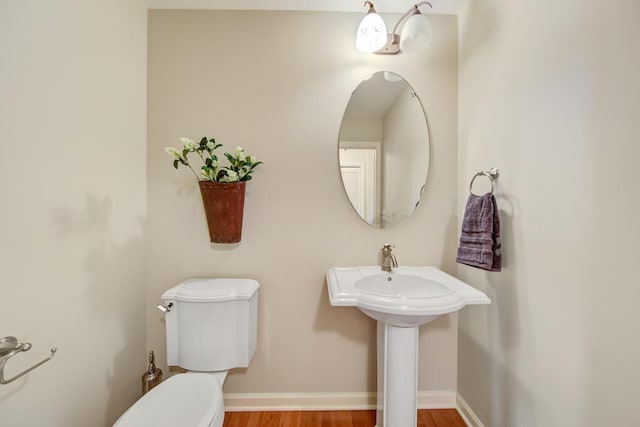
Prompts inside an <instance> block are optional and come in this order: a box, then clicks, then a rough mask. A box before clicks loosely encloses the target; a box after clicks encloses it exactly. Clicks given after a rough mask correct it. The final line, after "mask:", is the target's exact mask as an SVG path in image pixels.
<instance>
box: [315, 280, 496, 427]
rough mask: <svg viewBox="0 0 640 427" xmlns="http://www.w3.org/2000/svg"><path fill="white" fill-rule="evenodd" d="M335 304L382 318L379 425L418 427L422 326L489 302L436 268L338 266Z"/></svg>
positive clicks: (332, 286) (332, 287) (332, 283)
mask: <svg viewBox="0 0 640 427" xmlns="http://www.w3.org/2000/svg"><path fill="white" fill-rule="evenodd" d="M327 288H328V289H329V300H330V301H331V305H338V306H340V305H343V306H352V307H358V308H359V309H360V310H361V311H362V312H363V313H365V314H366V315H367V316H369V317H372V318H374V319H376V320H377V321H378V325H377V330H378V332H377V341H378V342H377V354H378V394H377V399H378V403H377V412H376V426H377V427H415V426H416V424H417V416H416V410H417V395H418V328H419V325H422V324H424V323H427V322H429V321H431V320H433V319H435V318H436V317H438V316H440V315H443V314H447V313H452V312H454V311H458V310H460V309H461V308H463V307H464V306H466V305H469V304H489V303H490V302H491V301H490V300H489V298H488V297H487V296H486V295H485V294H483V293H482V292H480V291H479V290H477V289H474V288H472V287H471V286H469V285H467V284H466V283H463V282H461V281H460V280H458V279H456V278H455V277H452V276H450V275H448V274H447V273H445V272H443V271H440V270H438V269H437V268H434V267H399V268H396V269H394V270H393V271H392V272H390V273H386V272H384V271H382V270H381V269H380V267H351V268H332V269H330V270H329V271H327Z"/></svg>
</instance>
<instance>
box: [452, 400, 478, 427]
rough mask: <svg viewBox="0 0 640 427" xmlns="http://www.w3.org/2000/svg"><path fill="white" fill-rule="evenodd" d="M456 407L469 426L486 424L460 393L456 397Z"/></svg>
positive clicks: (475, 426)
mask: <svg viewBox="0 0 640 427" xmlns="http://www.w3.org/2000/svg"><path fill="white" fill-rule="evenodd" d="M456 409H457V410H458V413H459V414H460V416H461V417H462V419H463V420H464V422H465V423H466V424H467V425H468V426H469V427H484V424H482V422H481V421H480V418H478V417H477V416H476V414H475V413H474V412H473V410H472V409H471V407H470V406H469V405H468V404H467V402H465V400H464V399H463V398H462V396H460V394H458V395H457V398H456Z"/></svg>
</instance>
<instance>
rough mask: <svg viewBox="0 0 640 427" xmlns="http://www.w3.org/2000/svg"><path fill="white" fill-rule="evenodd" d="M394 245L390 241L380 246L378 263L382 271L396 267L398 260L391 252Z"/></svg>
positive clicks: (388, 270)
mask: <svg viewBox="0 0 640 427" xmlns="http://www.w3.org/2000/svg"><path fill="white" fill-rule="evenodd" d="M394 247H395V246H393V245H392V244H391V243H385V244H384V246H383V247H382V262H381V263H380V269H382V271H387V272H390V271H391V270H392V269H393V268H398V260H397V259H396V256H395V255H394V254H392V253H391V252H392V251H393V248H394Z"/></svg>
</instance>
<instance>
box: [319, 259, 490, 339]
mask: <svg viewBox="0 0 640 427" xmlns="http://www.w3.org/2000/svg"><path fill="white" fill-rule="evenodd" d="M327 284H328V288H329V300H330V301H331V305H334V306H353V307H358V308H359V309H360V310H361V311H362V312H363V313H365V314H366V315H368V316H369V317H372V318H373V319H376V320H379V321H382V322H385V323H389V324H392V325H395V326H416V325H422V324H424V323H427V322H429V321H431V320H433V319H435V318H436V317H438V316H440V315H442V314H447V313H452V312H454V311H458V310H460V309H461V308H463V307H464V306H466V305H469V304H489V303H490V302H491V301H490V300H489V298H488V297H487V296H486V295H485V294H484V293H482V292H480V291H479V290H477V289H475V288H473V287H471V286H469V285H467V284H466V283H464V282H462V281H460V280H458V279H456V278H455V277H453V276H450V275H448V274H447V273H445V272H443V271H441V270H438V269H437V268H435V267H399V268H396V269H394V270H393V271H392V272H389V273H386V272H384V271H382V270H381V269H380V267H348V268H338V267H336V268H331V269H330V270H329V271H327Z"/></svg>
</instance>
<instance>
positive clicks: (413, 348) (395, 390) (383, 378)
mask: <svg viewBox="0 0 640 427" xmlns="http://www.w3.org/2000/svg"><path fill="white" fill-rule="evenodd" d="M417 399H418V326H410V327H400V326H394V325H390V324H388V323H385V322H382V321H378V403H377V413H376V427H416V425H417V416H418V415H417V411H418V400H417Z"/></svg>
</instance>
